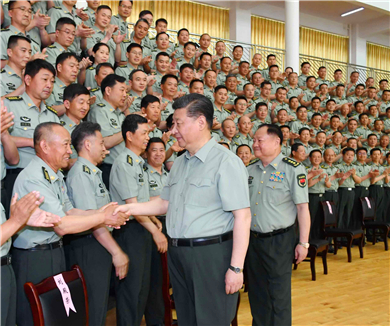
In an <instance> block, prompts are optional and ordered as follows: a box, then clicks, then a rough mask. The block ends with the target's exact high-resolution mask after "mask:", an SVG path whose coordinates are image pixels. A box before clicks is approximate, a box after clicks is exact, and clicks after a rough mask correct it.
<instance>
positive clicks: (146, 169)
mask: <svg viewBox="0 0 390 326" xmlns="http://www.w3.org/2000/svg"><path fill="white" fill-rule="evenodd" d="M144 171H145V172H146V171H148V167H147V166H146V164H145V165H144Z"/></svg>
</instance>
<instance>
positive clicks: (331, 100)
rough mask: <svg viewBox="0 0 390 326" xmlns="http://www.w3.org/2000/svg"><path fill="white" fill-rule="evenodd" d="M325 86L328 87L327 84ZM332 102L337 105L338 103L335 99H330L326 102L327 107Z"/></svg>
mask: <svg viewBox="0 0 390 326" xmlns="http://www.w3.org/2000/svg"><path fill="white" fill-rule="evenodd" d="M325 85H326V84H325ZM330 102H333V103H335V104H336V101H335V100H334V99H332V98H330V99H329V100H327V101H326V105H328V103H330Z"/></svg>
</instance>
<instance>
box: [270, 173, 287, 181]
mask: <svg viewBox="0 0 390 326" xmlns="http://www.w3.org/2000/svg"><path fill="white" fill-rule="evenodd" d="M285 175H286V173H285V172H272V173H271V175H270V177H269V181H273V182H282V181H283V179H284V177H285Z"/></svg>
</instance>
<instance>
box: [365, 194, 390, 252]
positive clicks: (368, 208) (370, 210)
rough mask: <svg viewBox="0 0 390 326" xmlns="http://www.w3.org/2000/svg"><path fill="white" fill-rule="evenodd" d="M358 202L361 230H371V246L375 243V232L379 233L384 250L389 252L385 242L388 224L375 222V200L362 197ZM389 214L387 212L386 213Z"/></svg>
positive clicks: (389, 225)
mask: <svg viewBox="0 0 390 326" xmlns="http://www.w3.org/2000/svg"><path fill="white" fill-rule="evenodd" d="M360 202H361V204H362V211H363V214H362V227H363V230H364V231H366V236H367V230H369V229H371V230H372V244H373V245H375V243H376V230H380V231H381V235H382V237H383V241H384V244H385V250H386V251H387V250H389V244H388V242H387V237H388V236H389V231H390V223H389V222H380V221H376V206H375V200H374V198H371V197H362V198H360ZM388 213H389V212H388Z"/></svg>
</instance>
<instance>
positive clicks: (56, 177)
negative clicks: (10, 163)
mask: <svg viewBox="0 0 390 326" xmlns="http://www.w3.org/2000/svg"><path fill="white" fill-rule="evenodd" d="M70 141H71V139H70V135H69V132H68V131H67V130H66V129H65V128H64V127H62V126H61V124H59V123H56V122H45V123H41V124H39V125H38V126H37V127H36V128H35V131H34V148H35V151H36V156H34V157H33V158H32V160H31V161H30V163H29V164H28V165H27V166H26V168H25V169H24V170H23V171H22V172H21V173H20V174H19V176H18V177H17V179H16V182H15V186H14V189H13V192H14V193H18V194H19V195H20V197H23V196H25V195H26V194H28V193H29V192H31V191H32V190H37V191H39V192H40V194H41V195H42V196H44V197H45V201H44V202H43V203H42V205H41V208H42V209H43V210H45V211H48V212H50V213H52V214H56V215H58V216H60V217H61V221H60V222H59V223H57V224H55V226H54V227H53V228H52V229H48V230H45V231H42V230H41V229H40V228H32V227H25V228H24V229H23V230H21V231H20V232H19V233H18V235H17V236H16V238H15V241H14V244H13V246H14V250H13V252H12V256H13V261H14V265H13V267H14V269H15V275H16V283H17V300H18V305H17V309H16V312H17V320H16V321H17V324H18V325H31V324H32V323H33V319H32V313H31V308H30V304H29V303H28V300H27V297H26V295H25V293H24V290H23V285H24V284H25V283H26V282H33V283H37V282H41V281H42V280H43V279H44V278H46V277H49V276H51V275H53V274H57V273H60V272H62V271H64V270H65V268H66V267H65V256H64V251H63V248H62V240H61V237H62V236H63V235H65V234H72V233H78V232H83V231H86V230H89V229H91V228H93V227H96V226H98V225H103V224H105V225H113V226H120V225H122V224H123V223H124V222H125V220H126V218H125V216H121V215H115V216H113V215H112V212H113V209H114V208H115V206H111V207H107V206H105V207H103V208H102V209H100V210H99V211H98V210H89V211H84V210H81V209H76V208H73V206H72V204H71V202H70V201H69V197H68V195H67V190H66V185H65V181H64V179H63V174H62V173H61V171H60V169H62V168H65V167H67V166H68V161H69V156H70V153H72V151H71V149H70Z"/></svg>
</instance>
